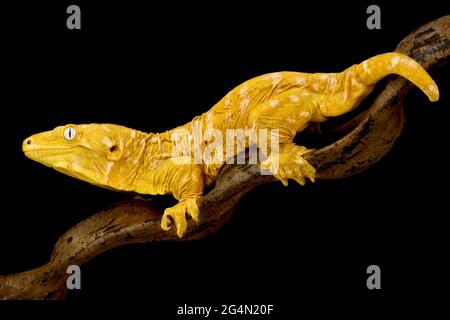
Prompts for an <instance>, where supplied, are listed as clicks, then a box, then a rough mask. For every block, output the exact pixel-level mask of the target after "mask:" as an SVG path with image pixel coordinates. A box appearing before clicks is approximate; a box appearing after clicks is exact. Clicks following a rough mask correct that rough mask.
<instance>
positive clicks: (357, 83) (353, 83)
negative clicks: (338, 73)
mask: <svg viewBox="0 0 450 320" xmlns="http://www.w3.org/2000/svg"><path fill="white" fill-rule="evenodd" d="M351 81H352V86H353V87H359V86H360V84H361V83H360V82H359V81H358V80H357V79H356V78H351Z"/></svg>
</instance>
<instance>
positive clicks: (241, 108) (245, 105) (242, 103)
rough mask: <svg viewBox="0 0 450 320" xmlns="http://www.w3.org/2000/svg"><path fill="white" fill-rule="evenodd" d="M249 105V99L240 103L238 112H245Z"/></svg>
mask: <svg viewBox="0 0 450 320" xmlns="http://www.w3.org/2000/svg"><path fill="white" fill-rule="evenodd" d="M249 104H250V99H248V98H245V99H243V100H242V101H241V105H240V106H239V110H240V112H241V113H242V112H245V110H247V108H248V106H249Z"/></svg>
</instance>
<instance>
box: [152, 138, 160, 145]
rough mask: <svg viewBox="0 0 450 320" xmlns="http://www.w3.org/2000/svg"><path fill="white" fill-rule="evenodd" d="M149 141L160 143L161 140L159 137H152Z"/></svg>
mask: <svg viewBox="0 0 450 320" xmlns="http://www.w3.org/2000/svg"><path fill="white" fill-rule="evenodd" d="M150 142H152V143H158V144H159V143H160V142H161V140H160V139H159V137H152V138H151V139H150Z"/></svg>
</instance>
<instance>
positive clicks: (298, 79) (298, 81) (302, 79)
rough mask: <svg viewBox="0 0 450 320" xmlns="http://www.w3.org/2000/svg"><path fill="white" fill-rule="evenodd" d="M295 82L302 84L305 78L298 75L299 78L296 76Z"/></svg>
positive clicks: (304, 82)
mask: <svg viewBox="0 0 450 320" xmlns="http://www.w3.org/2000/svg"><path fill="white" fill-rule="evenodd" d="M296 83H297V85H299V86H302V85H304V84H306V79H305V78H303V77H299V78H297V80H296Z"/></svg>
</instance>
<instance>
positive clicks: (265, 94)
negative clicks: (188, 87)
mask: <svg viewBox="0 0 450 320" xmlns="http://www.w3.org/2000/svg"><path fill="white" fill-rule="evenodd" d="M390 74H397V75H400V76H402V77H404V78H406V79H407V80H409V81H410V82H412V83H413V84H414V85H416V86H417V87H418V88H419V89H420V90H421V91H423V92H424V93H425V94H426V96H427V97H428V99H429V100H430V101H432V102H434V101H437V100H438V99H439V90H438V87H437V85H436V84H435V82H434V81H433V79H432V78H431V77H430V76H429V75H428V73H427V72H426V71H425V70H424V69H423V68H422V66H421V65H420V64H418V63H417V62H416V61H414V60H413V59H412V58H410V57H408V56H406V55H403V54H400V53H395V52H388V53H384V54H379V55H376V56H373V57H371V58H369V59H367V60H365V61H363V62H361V63H359V64H355V65H352V66H350V67H349V68H347V69H345V70H344V71H342V72H338V73H301V72H293V71H292V72H287V71H286V72H274V73H269V74H265V75H261V76H258V77H255V78H253V79H250V80H248V81H246V82H244V83H242V84H240V85H238V86H237V87H236V88H234V89H232V90H231V91H230V92H229V93H228V94H226V95H225V96H224V97H223V98H222V99H221V100H220V101H219V102H218V103H217V104H215V105H214V106H213V107H212V108H211V109H210V110H209V111H207V112H205V113H203V114H202V115H200V116H197V117H195V118H194V119H193V120H192V121H191V122H189V123H187V124H185V125H182V126H179V127H177V128H175V129H172V130H168V131H165V132H161V133H147V132H142V131H139V130H134V129H130V128H127V127H124V126H120V125H115V124H102V123H91V124H79V125H75V124H68V125H65V126H58V127H56V128H55V129H53V130H51V131H46V132H41V133H38V134H35V135H32V136H30V137H28V138H26V139H25V140H24V141H23V144H22V149H23V152H24V154H25V155H26V156H27V157H28V158H30V159H32V160H35V161H37V162H39V163H42V164H44V165H46V166H48V167H51V168H54V169H56V170H58V171H59V172H62V173H64V174H66V175H69V176H71V177H74V178H77V179H80V180H83V181H86V182H88V183H91V184H94V185H96V186H100V187H104V188H108V189H112V190H116V191H132V192H136V193H138V194H145V195H159V194H172V195H173V197H174V198H175V199H176V200H178V202H177V204H175V205H174V206H173V207H170V208H166V209H165V210H164V214H163V216H162V219H161V228H162V229H163V230H169V229H170V228H171V226H172V224H173V223H174V224H175V227H176V233H177V235H178V236H179V237H180V238H181V237H183V235H184V234H185V233H186V231H187V218H189V217H190V218H192V219H193V220H194V221H198V219H199V207H198V204H199V200H200V199H201V197H202V195H203V190H204V188H205V187H207V186H209V185H212V184H213V183H214V182H215V181H216V179H217V177H218V175H219V173H220V169H221V168H222V167H223V166H224V164H225V162H224V161H222V162H212V163H196V162H195V161H185V162H182V163H178V162H177V161H174V157H173V151H174V148H175V144H176V141H175V139H174V136H173V133H174V132H175V131H174V130H179V129H183V130H187V131H188V132H191V133H192V132H194V131H195V128H194V123H197V124H200V127H199V130H200V131H201V132H202V133H205V131H206V130H207V129H208V128H214V129H215V130H218V131H219V132H222V133H224V134H225V131H226V130H227V129H230V128H232V129H237V128H243V129H249V128H253V129H256V130H259V129H276V130H277V141H278V148H277V151H276V152H273V153H270V154H267V155H266V156H267V157H266V158H265V160H264V161H262V162H261V164H260V165H261V167H262V168H266V169H267V170H269V171H270V172H271V173H272V174H273V175H274V176H275V178H276V179H278V180H280V181H281V182H282V183H283V184H284V185H287V184H288V180H295V181H296V182H298V183H300V184H301V185H304V184H305V179H310V180H311V181H314V176H315V168H314V167H313V166H311V165H310V164H309V163H308V162H307V161H306V160H305V159H304V158H303V156H304V155H305V154H306V153H308V152H310V151H311V150H310V149H307V148H306V147H304V146H300V145H297V144H295V143H294V142H293V140H294V137H295V135H296V134H297V133H298V132H301V131H302V130H304V129H305V128H306V127H308V126H309V125H311V124H313V123H320V122H323V121H326V120H327V119H329V118H331V117H337V116H340V115H343V114H345V113H347V112H350V111H352V110H354V109H355V108H356V107H357V106H358V105H359V104H360V102H361V101H362V100H363V99H364V98H366V97H367V95H368V94H369V93H370V92H371V91H372V90H373V89H374V86H375V84H376V83H377V82H378V81H379V80H381V79H382V78H384V77H386V76H387V75H390ZM209 138H210V137H209ZM209 138H208V137H207V136H203V138H202V139H203V140H202V141H201V143H202V144H203V145H205V144H207V143H209V142H210V141H208V139H209ZM188 143H190V142H188ZM248 143H249V142H248V141H246V142H245V146H246V147H248ZM257 144H258V143H257ZM257 147H260V145H257ZM368 147H370V146H368ZM235 155H236V154H235ZM275 159H276V161H275ZM275 164H276V165H275Z"/></svg>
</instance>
